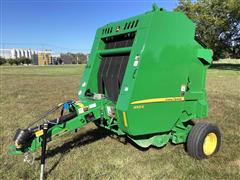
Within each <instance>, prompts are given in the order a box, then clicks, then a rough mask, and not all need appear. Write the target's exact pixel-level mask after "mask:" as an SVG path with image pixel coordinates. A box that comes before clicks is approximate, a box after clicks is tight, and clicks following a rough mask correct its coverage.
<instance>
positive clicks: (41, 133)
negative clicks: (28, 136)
mask: <svg viewBox="0 0 240 180" xmlns="http://www.w3.org/2000/svg"><path fill="white" fill-rule="evenodd" d="M35 135H36V137H39V136H42V135H43V130H42V129H41V130H38V131H36V132H35Z"/></svg>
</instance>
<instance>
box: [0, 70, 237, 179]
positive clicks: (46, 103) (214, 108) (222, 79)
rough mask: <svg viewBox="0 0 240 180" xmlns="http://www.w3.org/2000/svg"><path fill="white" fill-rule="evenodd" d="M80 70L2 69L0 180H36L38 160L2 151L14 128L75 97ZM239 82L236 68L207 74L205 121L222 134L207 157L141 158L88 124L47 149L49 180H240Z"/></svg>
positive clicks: (153, 151) (147, 154) (179, 153)
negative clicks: (29, 161)
mask: <svg viewBox="0 0 240 180" xmlns="http://www.w3.org/2000/svg"><path fill="white" fill-rule="evenodd" d="M82 71H83V67H82V66H51V67H50V66H49V67H1V101H0V106H1V107H0V108H1V115H0V118H1V124H0V128H1V131H0V132H1V135H0V138H1V141H0V143H1V157H0V158H1V159H0V160H1V165H0V177H1V179H38V176H39V160H37V161H36V162H35V163H34V165H28V164H25V163H23V161H22V156H8V155H7V154H6V153H7V146H8V145H9V144H10V143H12V136H13V134H14V133H15V130H16V128H18V127H25V126H26V125H27V124H28V122H30V121H32V119H33V118H34V117H35V116H37V115H38V114H40V113H41V112H44V111H46V110H47V109H49V108H50V107H52V106H53V105H55V104H57V103H59V102H63V101H65V100H68V99H72V98H76V94H77V91H78V86H79V80H80V77H81V74H82ZM239 75H240V73H239V66H238V67H235V66H234V67H233V68H231V66H230V67H227V68H226V67H219V66H218V67H213V68H212V69H210V70H209V71H208V76H207V91H208V98H209V107H210V108H209V118H208V119H205V120H204V121H209V122H212V123H216V124H217V125H218V126H219V127H220V128H221V131H222V147H221V151H220V152H219V153H218V154H216V155H215V156H214V157H212V158H210V159H208V160H204V161H198V160H195V159H192V158H191V157H189V156H188V155H187V153H186V152H185V151H184V148H183V145H177V146H174V145H170V144H169V145H167V146H166V147H164V148H161V149H157V148H150V149H149V150H147V151H142V150H139V149H137V148H136V147H134V146H133V145H132V144H130V143H128V144H127V145H123V144H121V143H120V142H118V141H116V140H114V139H112V138H110V137H109V136H107V135H108V134H107V133H106V131H102V130H99V129H97V128H96V127H95V126H94V125H92V124H89V125H88V126H86V127H84V128H83V129H81V130H80V131H79V132H77V133H76V134H70V135H67V136H65V137H63V138H61V139H58V140H57V141H55V142H53V143H51V145H50V146H49V153H48V159H47V166H46V171H47V177H48V179H240V174H239V172H240V166H239V161H240V152H239V145H240V121H239V120H240V118H239V114H240V111H239V110H240V107H239V104H240V97H239V95H240V76H239ZM39 154H40V153H39V152H38V153H37V157H39ZM38 159H39V158H38Z"/></svg>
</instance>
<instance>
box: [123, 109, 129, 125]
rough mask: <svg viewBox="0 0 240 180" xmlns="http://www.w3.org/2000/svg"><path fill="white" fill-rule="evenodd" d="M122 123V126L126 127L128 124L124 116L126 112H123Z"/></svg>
mask: <svg viewBox="0 0 240 180" xmlns="http://www.w3.org/2000/svg"><path fill="white" fill-rule="evenodd" d="M123 123H124V126H125V127H127V126H128V124H127V116H126V112H123Z"/></svg>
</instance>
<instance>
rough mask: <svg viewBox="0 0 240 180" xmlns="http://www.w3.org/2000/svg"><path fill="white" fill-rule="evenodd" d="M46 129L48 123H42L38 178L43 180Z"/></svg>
mask: <svg viewBox="0 0 240 180" xmlns="http://www.w3.org/2000/svg"><path fill="white" fill-rule="evenodd" d="M47 130H48V124H47V123H44V124H43V140H42V152H41V170H40V180H44V166H45V160H46V147H47Z"/></svg>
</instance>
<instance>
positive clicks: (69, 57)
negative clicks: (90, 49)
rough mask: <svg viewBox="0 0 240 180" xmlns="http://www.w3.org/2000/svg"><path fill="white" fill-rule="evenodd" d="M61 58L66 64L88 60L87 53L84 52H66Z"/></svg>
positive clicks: (83, 62) (82, 62)
mask: <svg viewBox="0 0 240 180" xmlns="http://www.w3.org/2000/svg"><path fill="white" fill-rule="evenodd" d="M61 59H62V60H63V62H64V64H85V63H86V62H87V55H85V54H83V53H76V54H73V53H66V54H61Z"/></svg>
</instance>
